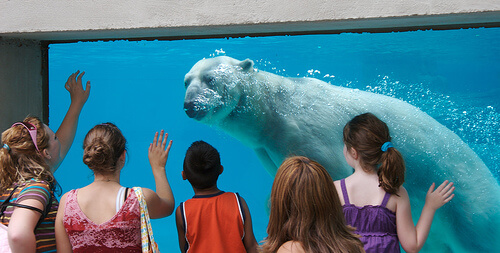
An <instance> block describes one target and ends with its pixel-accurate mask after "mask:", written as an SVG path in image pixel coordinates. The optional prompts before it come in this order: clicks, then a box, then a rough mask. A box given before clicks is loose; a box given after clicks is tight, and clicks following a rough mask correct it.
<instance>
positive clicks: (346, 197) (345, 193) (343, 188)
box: [340, 178, 351, 205]
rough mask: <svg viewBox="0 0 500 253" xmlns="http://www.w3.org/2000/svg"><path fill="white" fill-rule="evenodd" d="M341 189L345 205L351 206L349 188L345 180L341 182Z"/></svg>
mask: <svg viewBox="0 0 500 253" xmlns="http://www.w3.org/2000/svg"><path fill="white" fill-rule="evenodd" d="M340 188H342V195H343V196H344V202H345V203H344V205H350V204H351V203H350V202H349V196H347V188H346V187H345V178H342V179H341V180H340Z"/></svg>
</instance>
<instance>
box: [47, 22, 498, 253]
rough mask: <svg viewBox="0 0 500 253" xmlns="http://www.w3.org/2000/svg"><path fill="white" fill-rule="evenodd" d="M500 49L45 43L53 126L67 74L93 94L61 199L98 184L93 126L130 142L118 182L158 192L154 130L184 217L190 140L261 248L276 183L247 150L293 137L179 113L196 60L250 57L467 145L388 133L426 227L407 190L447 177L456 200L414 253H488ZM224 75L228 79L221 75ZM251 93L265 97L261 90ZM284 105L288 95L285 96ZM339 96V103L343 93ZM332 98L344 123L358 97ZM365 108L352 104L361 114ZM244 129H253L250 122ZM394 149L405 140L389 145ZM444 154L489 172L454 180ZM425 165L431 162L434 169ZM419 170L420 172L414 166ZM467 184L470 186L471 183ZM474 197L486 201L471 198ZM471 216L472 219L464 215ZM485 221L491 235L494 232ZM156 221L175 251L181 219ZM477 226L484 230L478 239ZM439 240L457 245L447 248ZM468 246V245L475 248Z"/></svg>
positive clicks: (490, 40) (392, 39) (416, 38)
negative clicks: (416, 115) (151, 152)
mask: <svg viewBox="0 0 500 253" xmlns="http://www.w3.org/2000/svg"><path fill="white" fill-rule="evenodd" d="M498 41H500V28H480V29H461V30H445V31H432V30H430V31H413V32H399V33H362V34H354V33H343V34H335V35H333V34H332V35H300V36H270V37H256V38H253V37H246V38H228V39H199V40H176V41H109V42H78V43H67V44H51V45H50V46H49V65H48V66H49V119H50V125H51V126H59V124H60V122H61V121H62V120H63V117H64V113H65V112H66V110H67V105H69V96H68V95H67V91H66V90H65V89H64V83H65V81H66V79H67V77H68V75H69V74H70V73H73V72H75V71H76V70H81V71H85V73H86V74H85V76H84V81H86V80H90V81H91V85H92V88H91V94H90V98H89V100H88V102H87V104H86V105H85V107H84V109H83V112H82V114H81V117H80V123H79V128H78V131H77V134H76V137H75V141H74V144H73V146H72V148H71V150H70V152H69V153H68V155H67V157H66V159H65V160H64V162H63V163H62V164H61V166H60V168H59V170H58V171H57V172H56V173H55V176H56V179H57V180H58V182H59V184H60V185H61V186H62V191H63V192H67V191H69V190H71V189H75V188H80V187H83V186H85V185H87V184H89V183H90V182H92V180H93V175H92V172H91V170H90V169H88V168H87V167H86V166H85V165H84V164H83V162H82V155H83V150H82V143H83V138H84V136H85V134H86V133H87V132H88V130H90V128H92V127H93V126H94V125H96V124H99V123H103V122H113V123H115V124H116V125H117V126H118V127H119V128H120V129H121V130H122V132H123V134H124V136H125V137H126V138H127V141H128V152H127V155H128V157H127V162H126V164H125V167H124V169H123V171H122V177H121V184H122V185H124V186H127V187H133V186H141V187H147V188H150V189H154V180H153V175H152V173H151V168H150V165H149V161H148V157H147V154H148V153H147V150H148V147H149V143H150V142H152V139H153V136H154V133H155V132H156V131H160V130H162V129H164V130H165V131H166V132H167V133H168V134H169V138H171V139H172V140H173V145H172V149H171V151H170V154H169V159H168V162H167V167H166V170H167V177H168V179H169V182H170V185H171V187H172V190H173V192H174V196H175V200H176V206H178V205H179V203H180V202H183V201H185V200H187V199H189V198H191V197H192V196H193V195H194V193H193V190H192V188H191V185H190V184H189V182H188V181H183V180H182V177H181V171H182V164H183V159H184V154H185V152H186V150H187V148H188V147H189V145H190V144H191V143H192V142H194V141H197V140H204V141H206V142H208V143H210V144H211V145H213V146H214V147H215V148H217V149H218V150H219V152H220V155H221V162H222V165H223V166H224V172H223V173H222V174H221V176H220V177H219V181H218V186H219V188H220V189H221V190H223V191H230V192H238V193H239V194H240V195H241V196H242V197H243V198H245V200H246V202H247V204H248V206H249V209H250V212H251V215H252V222H253V229H254V233H255V237H256V239H257V241H258V242H262V240H263V239H265V237H266V227H267V223H268V220H269V218H268V201H269V199H268V198H269V194H270V191H271V186H272V183H273V176H274V174H273V172H272V171H269V169H268V168H266V167H265V165H264V164H263V163H262V157H261V155H260V154H259V153H256V152H255V151H254V149H253V148H252V147H250V145H249V144H248V143H253V141H254V140H260V139H265V140H266V142H268V143H279V142H285V141H288V140H285V139H281V138H273V137H274V136H273V137H270V136H251V135H248V136H246V135H245V136H243V135H239V134H235V133H228V131H227V130H223V127H222V128H221V127H220V125H218V124H219V122H218V123H214V122H209V123H208V124H204V123H203V121H198V120H196V119H193V118H190V117H188V115H186V112H185V110H184V108H183V106H184V98H185V92H186V88H185V85H184V76H185V74H186V73H188V72H189V71H190V69H191V68H192V67H193V65H195V64H196V63H197V62H198V61H199V60H201V59H204V58H213V57H218V56H229V57H232V58H235V59H237V60H240V61H242V60H245V59H250V60H252V61H253V63H254V65H253V68H254V69H257V70H258V71H259V72H261V73H264V74H266V73H271V74H275V75H278V76H284V77H289V78H303V77H310V78H315V79H319V80H321V81H324V82H326V83H329V85H334V86H338V87H342V88H345V89H346V91H349V92H351V91H353V92H354V93H353V94H356V92H357V91H358V90H360V91H366V92H369V93H370V94H371V93H373V94H380V95H384V96H385V97H389V98H394V99H397V100H399V101H401V102H404V103H405V104H409V105H411V106H412V107H411V108H415V110H419V111H421V112H423V113H424V114H426V115H428V116H429V117H430V118H433V119H434V120H435V121H432V122H424V123H425V124H434V126H435V127H434V130H436V129H441V128H442V129H445V130H446V131H445V132H442V135H448V134H450V135H451V134H452V133H453V134H455V135H456V136H458V137H459V139H458V140H461V142H453V143H451V142H450V143H449V144H448V146H446V145H445V144H446V143H439V144H440V145H443V147H446V148H447V150H449V151H450V152H449V153H446V152H447V151H446V152H444V151H443V149H442V148H441V146H439V148H436V150H432V149H423V146H419V144H420V142H419V140H415V139H417V138H422V139H426V138H427V140H430V141H432V140H433V139H436V136H433V135H431V134H429V135H428V136H418V137H413V135H412V133H411V132H409V131H410V130H409V129H401V128H398V126H393V127H392V128H391V133H392V134H394V135H395V136H396V137H398V136H399V137H400V139H399V140H397V139H396V138H395V139H396V140H395V143H396V144H400V145H404V144H405V143H412V144H415V145H412V147H408V150H409V151H410V150H411V152H407V153H404V154H403V155H404V156H405V159H406V158H408V163H409V165H410V166H409V167H408V169H407V174H409V177H408V178H407V182H406V183H405V187H407V188H408V189H409V192H410V198H411V201H412V211H413V218H414V219H418V217H419V216H420V212H421V206H422V205H423V201H425V193H423V195H422V194H421V193H420V192H419V191H417V190H415V191H412V190H413V189H420V187H425V188H428V186H429V185H428V182H427V181H426V180H429V178H432V177H434V175H436V177H438V176H439V179H435V180H436V181H439V180H441V177H449V179H450V180H452V181H456V182H458V183H457V184H456V187H457V189H456V192H455V193H456V194H457V196H456V197H455V199H454V200H453V201H452V202H450V203H449V204H448V205H447V206H445V207H444V208H443V209H444V210H441V209H440V210H439V211H438V213H439V212H442V213H443V214H442V215H441V216H437V218H436V219H437V221H435V222H434V223H433V227H432V228H431V232H430V235H429V239H428V241H427V243H426V245H425V246H424V248H423V250H422V251H423V252H434V251H438V252H442V250H443V249H446V250H452V251H453V252H457V251H460V250H462V251H463V252H468V250H470V249H471V248H473V247H475V246H476V244H474V243H477V244H482V246H481V247H484V248H482V249H484V250H485V251H488V250H490V248H488V247H489V246H488V245H491V246H492V247H493V246H494V244H489V243H491V241H492V240H491V241H490V240H489V238H498V235H499V233H500V231H497V230H498V226H497V227H495V226H494V225H495V224H497V225H500V223H499V222H500V211H498V210H496V211H495V212H490V210H489V209H486V207H484V206H483V207H484V208H485V209H483V210H481V208H483V207H482V206H481V205H479V203H482V202H480V201H485V202H486V201H487V199H490V200H491V201H493V205H494V206H495V205H496V207H498V206H500V202H496V201H498V200H499V199H500V192H498V191H497V192H489V191H488V189H490V188H482V187H486V185H487V184H489V185H491V187H492V188H491V189H495V188H498V187H499V186H498V184H499V178H500V151H499V149H498V148H497V147H498V145H499V143H500V99H499V97H500V47H499V46H498ZM228 73H229V74H228ZM231 74H233V73H230V72H227V73H225V75H231ZM303 80H306V81H304V84H302V85H304V86H301V87H306V89H305V90H306V91H304V92H305V93H308V92H309V91H307V82H309V81H308V80H309V79H304V78H303ZM235 85H236V84H235ZM231 88H232V87H231ZM266 88H267V87H266ZM238 92H247V93H244V94H243V96H247V97H252V96H253V97H256V96H261V95H262V94H260V93H258V94H257V93H251V94H250V93H248V92H249V91H248V90H245V89H242V90H240V91H238ZM259 92H265V89H263V90H259ZM311 92H318V94H323V96H325V99H328V96H329V95H328V94H326V93H322V92H321V91H313V90H312V89H311ZM283 94H289V93H287V91H285V92H284V93H283ZM342 96H346V93H344V94H342ZM304 97H306V96H304ZM311 97H315V95H312V96H311ZM272 98H273V99H270V100H262V101H261V102H262V103H274V102H276V101H277V100H279V99H280V98H279V97H272ZM330 98H331V100H332V102H331V104H328V106H329V109H328V110H325V111H329V110H335V111H336V113H338V114H340V115H342V113H346V115H347V112H345V110H347V109H345V108H343V107H339V106H338V105H351V104H352V103H355V102H354V101H356V99H357V97H356V95H352V97H350V98H349V101H347V100H345V99H344V100H343V101H341V102H339V101H338V100H335V98H336V96H330ZM275 100H276V101H275ZM388 101H389V100H388ZM390 101H393V100H390ZM358 102H359V101H358ZM356 103H357V102H356ZM306 105H307V106H311V108H310V110H312V111H315V112H316V111H317V109H315V108H316V107H314V108H313V106H321V105H320V104H319V102H318V103H316V101H315V100H313V101H311V99H310V98H309V99H306V98H304V100H300V99H299V100H298V99H296V98H295V97H294V98H293V101H289V102H288V103H286V104H282V105H279V106H281V107H280V108H285V109H283V110H284V111H287V110H288V112H289V113H288V114H287V115H284V113H281V114H278V115H279V116H283V119H285V120H286V119H291V118H293V117H295V116H296V115H297V114H299V113H301V112H296V111H295V110H296V109H297V108H302V107H306ZM226 106H229V103H228V102H227V101H224V102H220V103H219V104H218V105H214V106H213V107H214V108H220V107H223V108H224V107H226ZM385 106H386V107H385V108H373V110H380V111H384V112H386V113H391V112H394V111H396V110H401V108H400V107H399V106H396V105H395V104H391V103H386V104H385ZM371 109H372V108H361V107H360V108H359V111H366V110H368V111H369V110H371ZM217 110H223V109H217ZM245 110H255V111H252V114H253V115H254V116H255V115H260V114H261V115H264V114H268V113H276V111H263V110H264V109H262V108H261V107H258V106H248V107H246V108H245ZM295 113H296V114H295ZM351 113H354V112H349V114H348V115H351ZM311 115H313V114H311ZM387 115H389V114H387ZM411 115H412V114H410V113H409V114H408V117H407V118H405V119H402V121H405V122H407V123H408V122H409V123H411V124H414V125H415V124H420V123H422V122H412V117H411ZM325 118H326V119H328V120H330V119H331V120H333V121H335V120H338V122H336V123H338V125H341V126H343V125H344V124H345V122H346V121H345V120H344V119H343V118H342V119H340V117H339V119H336V118H335V117H332V116H331V115H330V116H325ZM384 119H385V118H384ZM232 120H234V119H232ZM236 120H245V119H236ZM221 121H222V120H221ZM308 121H310V122H315V121H317V119H315V118H311V119H308ZM280 122H281V123H282V121H279V122H278V123H275V124H280ZM220 124H226V123H220ZM246 124H248V127H251V125H250V123H248V122H247V123H246ZM251 124H255V125H264V124H266V122H265V121H264V120H262V121H259V120H252V121H251ZM252 127H253V126H252ZM266 127H267V126H266ZM274 127H276V126H274ZM389 127H391V125H390V124H389ZM306 130H307V129H303V128H299V130H298V131H303V132H299V133H304V132H307V131H306ZM436 131H437V130H436ZM238 133H239V132H238ZM331 133H333V131H331V130H330V129H327V128H323V129H322V128H319V129H315V131H313V132H311V133H309V134H312V135H318V136H323V138H324V139H328V138H339V139H341V137H342V136H337V135H336V136H330V134H331ZM235 135H236V136H235ZM440 137H443V136H440ZM450 138H452V137H450ZM453 138H454V137H453ZM398 141H400V143H397V142H398ZM243 143H245V144H246V145H245V144H243ZM436 145H437V144H436ZM450 145H451V146H450ZM270 146H272V145H270ZM299 148H300V147H299ZM329 148H331V150H330V151H329V152H333V153H335V154H339V155H340V156H342V149H338V148H337V147H335V146H332V147H323V149H329ZM455 148H456V149H455ZM334 149H335V150H334ZM452 150H467V152H469V150H470V153H467V154H465V152H464V154H463V155H468V156H475V158H474V159H476V158H477V160H478V161H482V162H483V163H484V168H486V169H487V170H484V169H477V168H476V167H474V165H470V164H472V163H469V165H470V167H464V170H463V171H461V170H460V169H457V170H454V169H452V168H455V167H456V168H458V166H462V165H464V163H465V164H466V165H467V163H468V161H469V160H465V159H464V160H462V159H458V158H454V157H455V156H453V155H454V154H453V152H451V151H452ZM268 154H270V156H271V158H274V159H279V158H277V157H276V156H274V157H273V155H274V154H275V153H273V152H268ZM457 157H458V156H457ZM332 159H333V158H332ZM429 159H434V160H433V161H432V162H428V161H429ZM466 159H467V158H466ZM417 161H422V163H417ZM450 162H451V163H456V164H450ZM413 164H415V165H422V166H421V167H419V166H416V167H412V165H413ZM339 166H345V162H340V163H339ZM423 167H426V168H423ZM424 169H425V170H424ZM332 176H333V175H332ZM344 176H345V175H344ZM333 177H334V179H340V177H339V178H335V176H333ZM468 182H470V183H471V185H472V187H469V186H466V185H465V183H468ZM436 183H438V182H436ZM495 184H496V185H495ZM422 185H423V186H422ZM475 185H477V187H480V188H481V189H479V188H478V191H476V192H474V195H472V194H473V192H470V189H469V188H474V187H475ZM477 192H481V193H482V194H480V195H479V196H478V195H477ZM412 194H414V195H412ZM476 201H477V202H476ZM473 205H474V206H475V208H476V209H467V208H466V207H464V206H473ZM497 209H498V208H497ZM483 211H484V212H483ZM469 212H475V214H474V215H476V214H477V215H481V216H482V217H487V218H485V220H482V221H483V222H485V223H484V224H483V223H479V222H478V221H477V220H475V218H474V217H473V218H471V219H470V220H466V218H464V220H459V219H458V218H454V217H450V216H452V214H469ZM489 220H490V221H491V222H492V223H491V224H489V223H488V221H489ZM415 222H416V220H415ZM152 223H153V229H154V235H155V239H156V240H157V242H158V243H159V247H160V250H162V251H165V252H167V251H168V252H172V251H174V252H176V251H177V250H178V248H179V246H178V239H177V230H176V226H175V214H173V215H171V216H169V217H166V218H164V219H159V220H152ZM464 224H470V226H466V225H464ZM459 225H460V226H464V227H461V228H463V229H460V230H458V229H456V228H455V226H459ZM484 226H486V227H487V229H483V227H484ZM490 226H492V227H493V229H492V228H491V227H490ZM490 229H491V231H490ZM449 230H455V231H456V232H453V233H451V234H446V235H442V234H441V231H449ZM443 238H444V239H446V240H447V242H449V243H451V244H452V245H453V246H449V245H443V244H445V243H443V242H442V241H443ZM474 240H475V242H469V241H474ZM495 240H496V239H495ZM482 242H484V243H482ZM455 246H456V247H455Z"/></svg>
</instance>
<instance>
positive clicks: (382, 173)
mask: <svg viewBox="0 0 500 253" xmlns="http://www.w3.org/2000/svg"><path fill="white" fill-rule="evenodd" d="M405 171H406V168H405V162H404V159H403V156H402V155H401V153H399V151H398V150H397V149H395V148H393V147H391V148H388V149H387V151H385V152H383V153H382V157H381V163H380V166H379V168H378V171H377V174H378V179H379V183H380V184H379V186H380V187H382V189H384V191H386V192H388V193H390V194H396V195H397V192H398V190H399V187H400V186H401V185H403V183H404V181H405Z"/></svg>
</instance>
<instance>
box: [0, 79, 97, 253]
mask: <svg viewBox="0 0 500 253" xmlns="http://www.w3.org/2000/svg"><path fill="white" fill-rule="evenodd" d="M84 73H85V72H82V73H81V74H80V71H77V72H75V73H73V74H71V75H70V76H69V78H68V80H67V82H66V84H65V88H66V90H68V91H69V93H70V96H71V104H70V107H69V109H68V112H67V113H66V116H65V117H64V120H63V122H62V123H61V125H60V126H59V129H58V130H57V132H56V133H54V132H53V131H52V130H51V129H50V128H49V127H48V126H47V125H45V124H44V123H42V122H41V121H40V119H38V118H36V117H27V118H26V119H24V120H23V121H20V122H16V123H14V124H13V125H12V126H11V127H10V128H9V129H7V130H5V131H4V132H3V133H2V146H0V201H1V202H2V208H1V217H0V221H1V223H2V224H3V228H5V226H7V238H8V245H5V247H9V248H10V250H12V252H23V253H25V252H35V251H36V252H54V251H55V250H56V243H55V234H54V220H55V217H56V212H57V207H58V202H57V199H56V198H55V197H54V193H53V192H54V188H55V185H56V182H55V179H54V175H53V173H54V172H55V171H56V169H57V168H58V167H59V164H60V163H61V162H62V160H63V159H64V157H65V156H66V154H67V153H68V151H69V148H70V147H71V144H72V143H73V140H74V137H75V133H76V128H77V125H78V118H79V116H80V113H81V110H82V108H83V106H84V104H85V103H86V101H87V99H88V97H89V94H90V81H88V82H87V84H86V89H85V90H84V89H83V86H82V76H83V75H84ZM7 200H8V201H7ZM42 220H43V222H42ZM1 239H4V238H1ZM2 242H3V240H2ZM2 250H3V249H2ZM2 252H3V251H2Z"/></svg>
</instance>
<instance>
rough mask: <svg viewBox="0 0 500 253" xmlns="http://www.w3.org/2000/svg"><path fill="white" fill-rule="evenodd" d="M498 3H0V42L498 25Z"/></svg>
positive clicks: (342, 0) (236, 0) (59, 0)
mask: <svg viewBox="0 0 500 253" xmlns="http://www.w3.org/2000/svg"><path fill="white" fill-rule="evenodd" d="M499 13H500V1H498V0H420V1H415V0H336V1H331V0H330V1H329V0H299V1H283V0H217V1H207V0H183V1H179V0H148V1H132V0H106V1H96V0H93V1H89V0H72V1H67V0H51V1H39V0H18V1H8V0H0V36H4V37H5V36H9V37H16V38H27V39H38V40H49V41H54V40H91V39H106V38H117V39H120V38H158V37H184V36H205V35H208V36H213V35H235V34H242V35H249V34H263V33H274V32H280V33H290V32H298V33H303V32H314V31H319V30H321V31H337V30H342V31H352V30H364V31H367V30H372V29H379V28H384V29H387V28H391V27H392V28H394V29H395V30H399V29H403V28H404V29H408V28H410V29H411V28H412V27H433V26H443V25H444V26H447V27H462V26H470V25H478V24H479V25H481V24H491V23H495V22H496V23H497V25H498V23H500V14H499Z"/></svg>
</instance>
